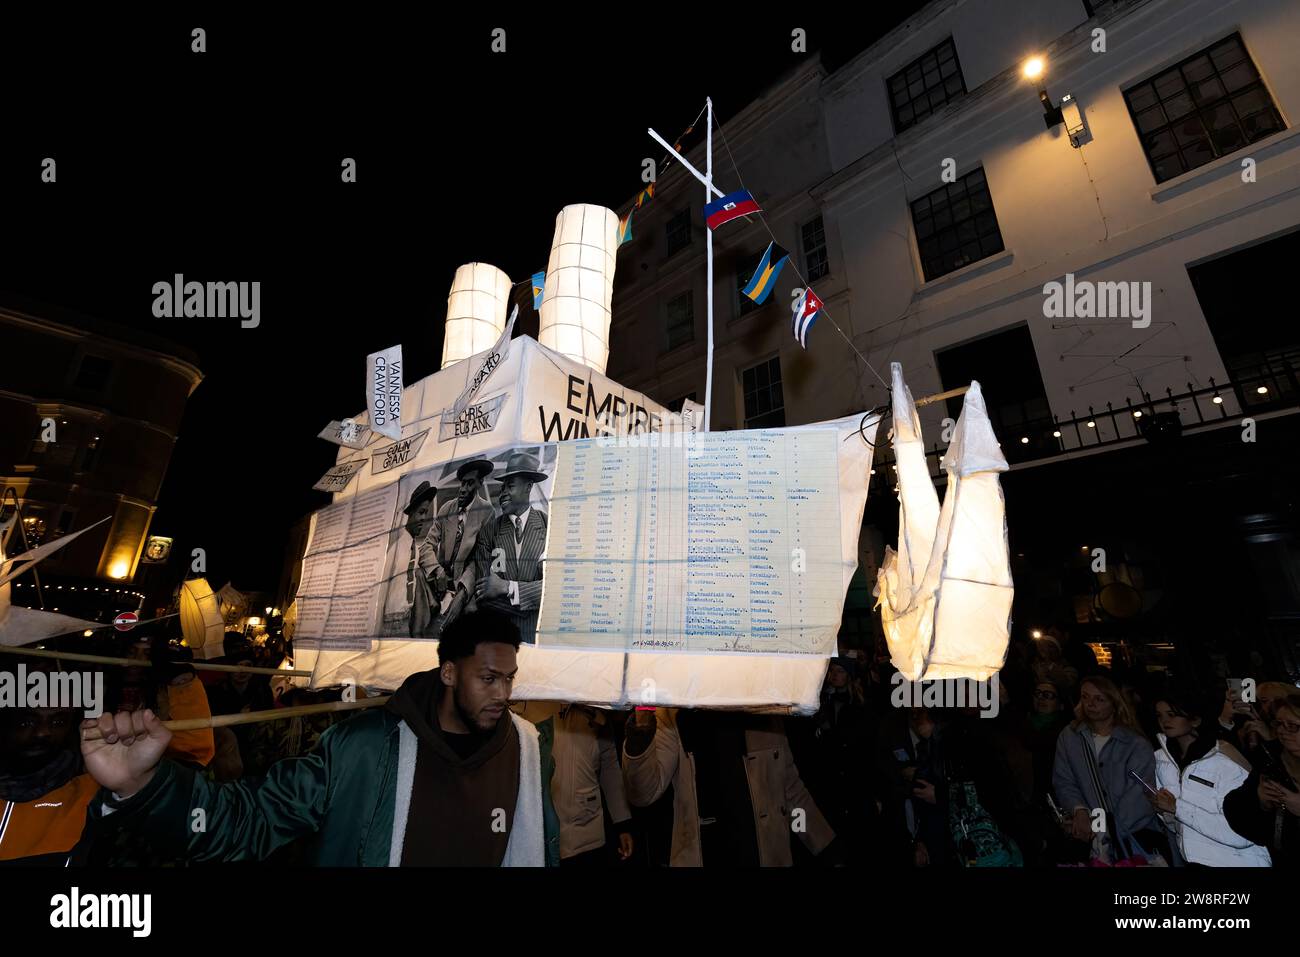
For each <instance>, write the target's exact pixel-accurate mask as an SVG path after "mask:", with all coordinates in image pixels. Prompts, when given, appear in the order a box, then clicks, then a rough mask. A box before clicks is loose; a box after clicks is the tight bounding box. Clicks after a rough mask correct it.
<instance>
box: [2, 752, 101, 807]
mask: <svg viewBox="0 0 1300 957" xmlns="http://www.w3.org/2000/svg"><path fill="white" fill-rule="evenodd" d="M83 770H84V769H83V767H82V763H81V752H80V751H75V750H73V749H72V748H67V749H65V750H63V751H60V752H59V753H58V754H56V755H55V756H54V758H53V760H51V761H50V762H49V763H48V764H46V765H45V766H44V767H40V768H37V769H36V770H35V771H30V772H28V773H27V774H7V773H5V774H0V800H5V801H11V802H12V803H14V804H22V803H24V802H26V801H35V800H36V799H37V798H39V797H42V796H44V795H46V794H49V793H50V792H51V791H53V790H54V789H55V788H61V787H63V785H65V784H67V783H68V782H69V781H71V780H72V779H73V778H75V777H76V776H77V775H78V774H81V772H82V771H83Z"/></svg>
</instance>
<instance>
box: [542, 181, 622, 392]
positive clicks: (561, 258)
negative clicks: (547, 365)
mask: <svg viewBox="0 0 1300 957" xmlns="http://www.w3.org/2000/svg"><path fill="white" fill-rule="evenodd" d="M617 249H618V215H617V214H616V213H615V212H614V211H613V210H612V209H606V208H605V207H603V206H591V205H586V204H582V205H576V206H565V207H564V209H562V210H560V215H559V216H557V217H556V218H555V240H554V241H553V242H552V243H551V256H550V259H549V260H548V261H547V264H546V285H545V288H544V289H543V291H542V310H541V313H542V316H541V322H540V324H539V326H538V330H537V341H538V342H540V343H541V344H542V345H544V346H546V347H547V348H548V349H553V350H554V351H556V352H558V353H560V354H561V355H563V356H566V357H568V358H570V359H573V360H574V361H575V362H581V363H582V364H583V365H585V366H587V367H589V368H591V369H595V370H596V371H597V372H600V373H604V371H605V364H606V362H607V361H608V360H609V322H610V302H611V301H612V299H613V297H614V264H615V252H616V250H617Z"/></svg>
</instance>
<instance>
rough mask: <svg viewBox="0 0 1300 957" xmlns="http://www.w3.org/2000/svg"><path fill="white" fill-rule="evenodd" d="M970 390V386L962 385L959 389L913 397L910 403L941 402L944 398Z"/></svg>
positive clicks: (952, 397)
mask: <svg viewBox="0 0 1300 957" xmlns="http://www.w3.org/2000/svg"><path fill="white" fill-rule="evenodd" d="M969 391H970V386H968V385H964V386H962V387H961V388H960V389H949V390H948V391H947V392H939V393H936V394H935V395H926V396H922V397H921V398H919V399H913V400H912V405H931V404H933V403H935V402H942V401H943V400H944V399H955V398H957V396H959V395H965V394H966V393H967V392H969Z"/></svg>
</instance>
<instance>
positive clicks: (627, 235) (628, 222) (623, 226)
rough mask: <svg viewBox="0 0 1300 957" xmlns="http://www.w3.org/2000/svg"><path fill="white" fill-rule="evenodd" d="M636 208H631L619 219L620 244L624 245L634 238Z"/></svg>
mask: <svg viewBox="0 0 1300 957" xmlns="http://www.w3.org/2000/svg"><path fill="white" fill-rule="evenodd" d="M635 212H636V210H635V209H629V210H628V211H627V215H626V216H624V217H623V218H622V219H620V220H619V221H618V244H619V245H620V246H622V245H623V244H624V243H625V242H627V241H628V240H629V239H631V238H632V214H633V213H635Z"/></svg>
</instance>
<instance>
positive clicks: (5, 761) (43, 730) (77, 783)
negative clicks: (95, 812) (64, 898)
mask: <svg viewBox="0 0 1300 957" xmlns="http://www.w3.org/2000/svg"><path fill="white" fill-rule="evenodd" d="M81 717H82V715H81V712H79V711H77V710H75V709H60V708H2V709H0V864H37V865H40V864H48V865H53V866H57V867H62V866H63V865H64V864H66V863H67V861H68V855H69V853H70V852H71V851H72V848H73V847H74V846H75V845H76V843H77V841H78V840H80V838H81V832H82V829H83V828H84V826H85V823H86V806H87V805H88V804H89V803H90V801H91V798H93V797H94V796H95V792H96V791H97V790H98V788H99V786H98V785H97V784H96V783H95V779H94V778H92V777H91V776H90V775H89V774H87V773H86V771H85V766H84V765H83V764H82V761H81V753H80V751H79V750H78V748H77V745H78V738H79V736H78V733H77V728H78V727H79V726H80V724H81Z"/></svg>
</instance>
